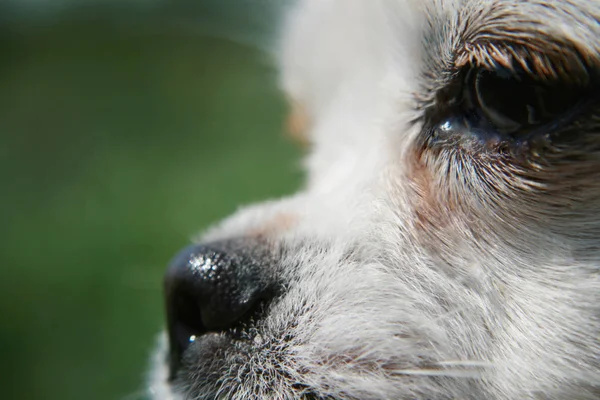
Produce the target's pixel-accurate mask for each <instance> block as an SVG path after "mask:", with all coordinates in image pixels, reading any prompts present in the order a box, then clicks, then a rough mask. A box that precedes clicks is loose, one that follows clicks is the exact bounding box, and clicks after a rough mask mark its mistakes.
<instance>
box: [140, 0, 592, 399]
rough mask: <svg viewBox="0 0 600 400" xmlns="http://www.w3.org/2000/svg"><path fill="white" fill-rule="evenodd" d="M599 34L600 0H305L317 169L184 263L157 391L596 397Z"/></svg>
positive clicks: (291, 28) (291, 76) (287, 68)
mask: <svg viewBox="0 0 600 400" xmlns="http://www.w3.org/2000/svg"><path fill="white" fill-rule="evenodd" d="M599 38H600V1H597V0H528V1H525V0H303V1H299V2H298V4H297V5H295V6H294V7H292V9H291V10H290V13H289V17H288V18H287V19H286V20H285V23H284V24H283V29H282V40H281V42H280V44H281V45H280V52H279V54H280V58H279V60H280V65H281V82H282V86H283V89H284V90H285V92H286V93H287V95H288V96H289V97H290V98H291V99H292V102H293V104H295V105H296V108H297V114H296V116H295V117H294V118H295V119H296V121H298V120H303V121H304V125H305V130H304V134H305V135H304V137H305V140H306V141H308V142H309V143H311V148H312V150H311V153H310V155H309V157H308V159H307V161H306V168H307V172H308V182H307V184H306V187H305V189H304V190H303V191H302V192H301V193H299V194H297V195H295V196H293V197H290V198H286V199H283V200H279V201H273V202H270V203H266V204H260V205H256V206H252V207H249V208H246V209H243V210H241V211H240V212H239V213H237V214H236V215H234V216H232V217H231V218H229V219H227V220H226V221H225V222H223V223H221V224H220V225H218V226H216V227H214V228H213V229H212V230H210V231H209V232H208V233H207V234H206V235H205V236H204V237H203V238H202V240H201V242H200V243H198V244H196V245H194V246H192V247H190V248H188V249H186V250H184V251H183V252H182V253H180V255H179V256H178V257H176V259H175V260H174V261H173V263H172V265H171V266H170V267H169V270H168V272H167V275H166V279H165V290H166V297H167V312H168V321H167V322H168V324H167V325H168V334H167V335H165V338H164V339H163V341H162V343H161V345H160V346H159V349H158V350H157V352H156V355H155V359H154V366H153V369H152V374H151V382H150V391H151V393H152V396H153V398H154V399H157V400H165V399H238V400H241V399H334V400H341V399H360V400H365V399H428V400H433V399H435V400H441V399H460V400H467V399H492V400H500V399H503V400H507V399H510V400H515V399H539V400H542V399H544V400H546V399H568V400H581V399H600V136H599V133H598V132H600V113H599V110H600V106H599V104H598V88H599V87H600V86H599V84H600V80H599V76H600V75H599V74H598V71H599V69H598V68H599V67H600V39H599ZM299 115H302V117H301V118H299V117H298V116H299ZM295 125H298V124H297V123H296V124H295Z"/></svg>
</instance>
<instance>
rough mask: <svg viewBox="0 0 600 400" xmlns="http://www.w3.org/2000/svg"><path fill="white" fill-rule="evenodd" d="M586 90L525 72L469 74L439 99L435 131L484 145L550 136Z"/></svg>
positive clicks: (472, 71)
mask: <svg viewBox="0 0 600 400" xmlns="http://www.w3.org/2000/svg"><path fill="white" fill-rule="evenodd" d="M588 93H589V85H586V84H583V83H578V82H576V81H573V82H568V81H566V80H561V79H558V78H556V79H553V80H542V79H540V78H537V77H534V76H532V75H531V74H529V73H526V72H525V71H514V70H508V69H500V68H499V69H495V70H487V69H481V68H471V69H469V70H468V71H465V72H463V73H461V74H460V75H459V76H458V78H457V80H456V81H455V82H454V83H453V84H452V85H451V86H450V87H449V88H448V89H447V90H446V91H445V92H444V93H441V95H440V96H439V97H438V111H440V114H439V117H440V118H439V119H438V120H437V121H438V124H437V126H438V128H439V129H438V130H441V131H442V132H447V133H451V132H452V133H460V134H468V135H469V136H471V135H472V136H476V137H478V138H480V139H482V140H488V139H494V141H498V140H522V139H526V138H527V137H529V136H530V135H531V134H532V133H534V132H536V131H538V130H543V131H545V132H546V133H547V132H549V131H552V130H553V128H554V127H555V125H556V124H558V123H560V122H561V121H564V120H565V119H566V118H568V117H569V116H570V115H572V112H573V110H576V109H577V106H578V105H579V104H581V102H582V101H583V100H584V99H587V98H588V97H589V96H588Z"/></svg>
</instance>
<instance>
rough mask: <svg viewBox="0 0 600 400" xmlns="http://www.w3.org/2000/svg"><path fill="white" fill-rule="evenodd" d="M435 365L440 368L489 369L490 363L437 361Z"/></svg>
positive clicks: (481, 361) (479, 361) (480, 361)
mask: <svg viewBox="0 0 600 400" xmlns="http://www.w3.org/2000/svg"><path fill="white" fill-rule="evenodd" d="M436 364H438V365H440V366H443V367H445V366H457V367H475V368H491V367H492V366H493V364H492V363H490V362H488V361H483V360H447V361H438V362H437V363H436Z"/></svg>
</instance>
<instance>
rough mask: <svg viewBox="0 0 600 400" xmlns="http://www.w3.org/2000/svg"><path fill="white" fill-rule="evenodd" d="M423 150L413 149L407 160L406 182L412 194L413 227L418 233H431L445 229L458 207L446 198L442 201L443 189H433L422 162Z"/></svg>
mask: <svg viewBox="0 0 600 400" xmlns="http://www.w3.org/2000/svg"><path fill="white" fill-rule="evenodd" d="M425 151H427V150H425V149H416V148H415V149H413V150H412V151H411V152H410V153H409V156H408V158H407V166H408V168H407V171H408V181H409V182H410V184H411V188H412V193H413V199H414V202H413V210H414V214H415V217H416V218H415V225H416V228H417V229H418V230H419V231H424V232H431V231H436V230H439V229H443V228H444V227H447V226H448V225H449V224H450V223H451V220H452V218H453V217H452V216H453V215H454V214H455V213H456V212H457V210H458V207H457V205H455V204H452V203H451V202H450V201H449V200H450V199H449V198H448V197H446V199H445V201H442V196H440V194H439V193H440V192H442V191H443V188H436V187H435V180H434V177H433V175H432V172H431V171H430V169H429V168H428V167H427V165H425V162H424V160H423V157H424V152H425Z"/></svg>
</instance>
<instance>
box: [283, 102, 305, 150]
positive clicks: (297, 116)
mask: <svg viewBox="0 0 600 400" xmlns="http://www.w3.org/2000/svg"><path fill="white" fill-rule="evenodd" d="M289 104H290V112H289V114H288V117H287V120H286V124H285V131H286V133H287V135H288V136H289V137H290V138H291V139H292V141H293V142H294V143H296V144H298V145H299V146H300V147H302V148H306V147H308V146H309V144H310V140H309V138H308V136H307V134H306V132H308V130H309V127H310V119H309V118H308V115H307V113H306V110H305V109H304V106H303V105H302V104H300V103H299V102H297V101H295V100H290V101H289Z"/></svg>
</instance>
